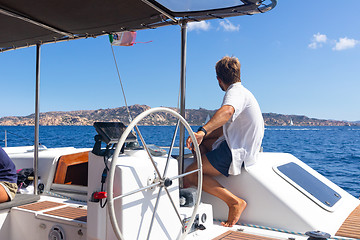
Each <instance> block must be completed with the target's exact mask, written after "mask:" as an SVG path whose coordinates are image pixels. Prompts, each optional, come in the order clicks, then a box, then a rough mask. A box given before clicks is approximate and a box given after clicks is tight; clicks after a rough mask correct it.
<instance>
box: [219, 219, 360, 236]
mask: <svg viewBox="0 0 360 240" xmlns="http://www.w3.org/2000/svg"><path fill="white" fill-rule="evenodd" d="M214 221H216V222H224V220H220V219H214ZM240 225H241V226H246V227H252V228H258V229H264V230H270V231H274V232H281V233H287V234H293V235H299V236H307V235H306V234H305V233H301V232H293V231H287V230H283V229H278V228H272V227H265V226H260V225H255V224H246V223H240ZM330 239H336V240H356V238H341V237H330Z"/></svg>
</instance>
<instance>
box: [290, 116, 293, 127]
mask: <svg viewBox="0 0 360 240" xmlns="http://www.w3.org/2000/svg"><path fill="white" fill-rule="evenodd" d="M290 126H294V123H293V120H292V119H291V118H290Z"/></svg>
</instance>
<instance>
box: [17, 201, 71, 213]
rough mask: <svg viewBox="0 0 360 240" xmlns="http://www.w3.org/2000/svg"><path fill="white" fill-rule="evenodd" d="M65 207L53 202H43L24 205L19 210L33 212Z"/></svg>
mask: <svg viewBox="0 0 360 240" xmlns="http://www.w3.org/2000/svg"><path fill="white" fill-rule="evenodd" d="M63 205H65V204H63V203H57V202H52V201H42V202H36V203H30V204H26V205H22V206H19V207H18V208H22V209H26V210H31V211H43V210H46V209H50V208H54V207H59V206H63Z"/></svg>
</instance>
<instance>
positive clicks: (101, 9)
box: [0, 0, 276, 51]
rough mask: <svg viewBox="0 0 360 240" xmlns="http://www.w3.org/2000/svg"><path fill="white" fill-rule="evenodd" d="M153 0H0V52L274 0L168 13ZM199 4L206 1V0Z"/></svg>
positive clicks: (240, 11) (256, 8)
mask: <svg viewBox="0 0 360 240" xmlns="http://www.w3.org/2000/svg"><path fill="white" fill-rule="evenodd" d="M199 1H201V0H197V2H196V4H197V5H198V3H199ZM159 2H161V3H163V4H164V5H166V3H167V2H169V3H171V2H172V3H174V1H170V0H161V1H159ZM159 2H157V1H154V0H101V1H99V0H88V1H80V0H61V1H53V0H16V1H14V0H0V51H6V50H10V49H16V48H21V47H26V46H32V45H35V44H39V43H40V44H44V43H49V42H55V41H63V40H71V39H78V38H84V37H96V36H99V35H103V34H108V33H111V32H121V31H129V30H140V29H147V28H155V27H159V26H166V25H172V24H177V21H179V20H182V19H186V20H188V21H200V20H205V19H213V18H222V17H229V16H240V15H249V14H250V15H251V14H255V13H260V12H265V11H268V10H270V9H272V8H273V7H274V6H275V5H276V0H268V2H269V4H267V5H266V4H265V3H263V2H264V1H258V0H256V1H255V0H241V1H240V0H236V1H235V0H234V2H235V3H236V4H237V5H234V6H231V7H225V8H218V9H207V10H204V9H202V10H200V11H193V10H191V11H180V12H174V11H171V10H169V9H168V8H166V7H164V6H163V5H161V4H160V3H159ZM181 2H186V3H189V2H191V1H189V0H188V1H181ZM203 2H204V3H205V4H206V1H203ZM211 2H214V1H211ZM218 2H221V1H218ZM224 2H225V1H224ZM177 4H178V3H177ZM170 5H171V4H170Z"/></svg>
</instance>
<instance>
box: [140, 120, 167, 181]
mask: <svg viewBox="0 0 360 240" xmlns="http://www.w3.org/2000/svg"><path fill="white" fill-rule="evenodd" d="M135 128H136V131H137V133H138V134H139V137H140V140H141V143H142V144H143V146H144V148H145V150H146V152H147V154H148V156H149V158H150V161H151V163H152V165H153V167H154V169H155V171H156V173H157V175H158V176H159V178H162V176H161V174H160V171H159V169H158V168H157V166H156V164H155V161H154V159H153V158H152V155H151V153H150V151H149V148H148V147H147V146H146V143H145V140H144V138H143V136H142V135H141V132H140V130H139V128H138V127H137V125H135Z"/></svg>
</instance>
